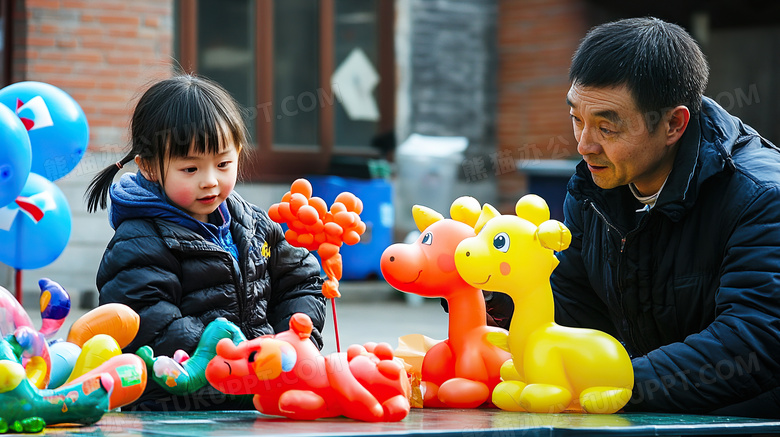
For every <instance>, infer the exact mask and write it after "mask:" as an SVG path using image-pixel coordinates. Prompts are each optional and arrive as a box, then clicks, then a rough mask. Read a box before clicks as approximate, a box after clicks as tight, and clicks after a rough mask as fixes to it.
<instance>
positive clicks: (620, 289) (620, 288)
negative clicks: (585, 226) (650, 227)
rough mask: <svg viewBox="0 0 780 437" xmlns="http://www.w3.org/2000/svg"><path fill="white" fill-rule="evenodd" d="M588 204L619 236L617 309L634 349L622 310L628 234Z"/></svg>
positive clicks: (628, 326) (632, 334) (634, 344)
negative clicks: (624, 254) (624, 260)
mask: <svg viewBox="0 0 780 437" xmlns="http://www.w3.org/2000/svg"><path fill="white" fill-rule="evenodd" d="M587 202H588V203H589V204H590V207H591V209H592V210H593V212H595V213H596V215H597V216H599V218H600V219H601V221H603V222H604V224H606V225H607V226H608V227H609V228H610V229H612V230H613V231H615V232H616V233H617V234H618V235H619V236H620V252H619V253H618V259H617V272H616V273H617V281H616V282H617V284H615V285H616V286H617V291H618V293H617V297H618V307H619V308H620V316H621V318H622V320H621V323H622V324H623V329H624V330H625V332H626V333H627V334H628V339H629V340H630V341H631V345H632V348H635V347H636V346H637V342H636V341H635V340H634V333H633V332H632V330H631V325H630V324H629V323H628V318H627V317H626V312H625V310H624V308H623V278H622V275H621V270H622V269H621V266H622V264H623V260H622V258H623V251H624V250H625V248H626V240H627V239H628V234H623V233H622V232H620V230H619V229H618V228H617V227H616V226H615V225H613V224H612V223H611V222H610V221H609V220H608V219H607V216H606V215H604V213H602V212H601V211H600V210H599V209H598V208H597V207H596V204H595V203H594V202H593V201H590V200H588V201H587Z"/></svg>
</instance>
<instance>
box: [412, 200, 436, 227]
mask: <svg viewBox="0 0 780 437" xmlns="http://www.w3.org/2000/svg"><path fill="white" fill-rule="evenodd" d="M412 217H413V218H414V224H416V225H417V229H419V230H420V232H422V231H424V230H425V229H426V228H427V227H428V226H430V225H432V224H434V223H436V222H438V221H439V220H442V219H444V216H443V215H441V214H439V213H438V212H436V211H434V210H432V209H431V208H428V207H427V206H422V205H414V206H413V207H412Z"/></svg>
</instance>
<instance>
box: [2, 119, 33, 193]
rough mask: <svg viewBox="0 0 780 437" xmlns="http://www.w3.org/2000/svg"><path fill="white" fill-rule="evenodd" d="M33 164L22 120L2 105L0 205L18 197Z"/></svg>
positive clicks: (28, 138) (28, 139)
mask: <svg viewBox="0 0 780 437" xmlns="http://www.w3.org/2000/svg"><path fill="white" fill-rule="evenodd" d="M31 166H32V151H31V149H30V137H29V136H28V135H27V129H25V127H24V124H22V121H21V120H19V117H17V116H16V114H15V113H14V112H13V111H12V110H10V109H9V108H7V107H6V106H4V105H0V206H5V205H7V204H9V203H10V202H13V201H14V199H16V196H18V195H19V193H20V192H21V191H22V187H24V183H25V181H27V176H28V175H29V174H30V168H31Z"/></svg>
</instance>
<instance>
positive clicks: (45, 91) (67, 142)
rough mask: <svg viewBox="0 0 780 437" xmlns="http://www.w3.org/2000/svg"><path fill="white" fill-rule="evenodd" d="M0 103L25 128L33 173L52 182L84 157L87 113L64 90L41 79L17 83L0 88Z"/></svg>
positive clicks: (87, 135) (86, 137) (87, 132)
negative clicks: (8, 109) (39, 80)
mask: <svg viewBox="0 0 780 437" xmlns="http://www.w3.org/2000/svg"><path fill="white" fill-rule="evenodd" d="M0 103H2V104H4V105H5V106H7V107H9V108H10V109H11V110H12V111H14V112H15V113H16V115H17V116H18V117H19V119H21V121H22V123H23V124H24V126H25V127H26V128H27V131H28V134H29V136H30V146H31V147H32V168H31V171H32V172H33V173H37V174H39V175H41V176H44V177H46V179H48V180H50V181H56V180H57V179H59V178H61V177H63V176H65V175H66V174H68V173H70V171H71V170H73V169H74V168H75V167H76V165H77V164H78V163H79V161H81V158H82V157H84V154H85V153H86V151H87V143H88V142H89V126H88V125H87V116H86V115H84V111H83V110H82V109H81V106H79V104H78V103H76V101H75V100H73V98H72V97H71V96H70V95H69V94H68V93H66V92H65V91H63V90H61V89H59V88H57V87H56V86H54V85H49V84H47V83H43V82H33V81H27V82H17V83H15V84H12V85H8V86H7V87H5V88H3V89H0Z"/></svg>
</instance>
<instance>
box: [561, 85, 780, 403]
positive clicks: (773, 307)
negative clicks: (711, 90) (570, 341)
mask: <svg viewBox="0 0 780 437" xmlns="http://www.w3.org/2000/svg"><path fill="white" fill-rule="evenodd" d="M681 141H682V143H681V146H680V149H679V152H678V155H677V157H676V160H675V163H674V169H673V170H672V173H671V174H670V176H669V179H668V180H667V183H666V185H665V187H664V188H663V190H662V192H661V194H660V197H659V199H658V202H657V203H656V205H655V207H654V208H652V209H651V210H649V211H647V210H644V209H642V206H643V205H641V204H640V203H639V202H638V201H637V200H636V198H635V197H634V196H633V195H632V194H631V192H630V191H629V189H628V187H627V186H622V187H618V188H615V189H610V190H602V189H600V188H598V187H597V186H596V185H595V184H594V183H593V181H592V178H591V177H590V174H589V173H588V170H587V168H586V167H585V166H584V165H583V164H582V163H581V164H580V165H579V166H578V169H577V173H576V174H575V175H574V176H573V177H572V179H571V180H570V181H569V186H568V194H567V197H566V201H565V208H564V209H565V222H566V225H567V226H568V227H569V229H570V230H571V232H572V236H573V239H572V244H571V246H570V248H568V249H566V250H564V251H562V252H561V253H559V254H558V256H559V260H560V261H561V263H560V265H559V266H558V267H557V268H556V269H555V271H554V272H553V275H552V277H551V281H552V285H553V291H554V294H555V300H556V320H557V321H558V322H559V323H560V324H563V325H569V326H583V327H590V328H596V329H600V330H603V331H606V332H608V333H610V334H612V335H614V336H615V337H616V338H618V339H619V340H620V341H621V342H622V343H623V344H624V345H625V347H626V349H627V350H628V352H629V354H630V355H631V356H632V358H633V365H634V374H635V385H634V391H633V397H632V399H631V402H630V403H629V404H628V405H627V406H626V409H627V410H645V411H664V412H684V413H718V414H721V413H723V414H733V415H747V416H769V417H780V396H779V394H780V389H778V387H780V151H778V149H777V148H776V147H775V146H773V145H772V144H771V143H769V142H767V141H765V140H763V139H762V138H761V137H760V136H758V134H757V133H756V132H755V131H754V130H753V129H752V128H750V127H749V126H746V125H744V124H743V123H742V122H741V121H740V120H739V119H737V118H736V117H732V116H731V115H729V114H728V113H727V112H726V111H725V110H724V109H723V108H721V107H720V106H718V105H717V104H716V103H715V102H714V101H712V100H710V99H707V98H704V102H703V111H702V114H701V115H700V116H699V117H698V119H692V120H691V122H690V124H689V126H688V129H687V131H686V133H685V135H684V136H683V138H682V140H681Z"/></svg>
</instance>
